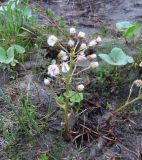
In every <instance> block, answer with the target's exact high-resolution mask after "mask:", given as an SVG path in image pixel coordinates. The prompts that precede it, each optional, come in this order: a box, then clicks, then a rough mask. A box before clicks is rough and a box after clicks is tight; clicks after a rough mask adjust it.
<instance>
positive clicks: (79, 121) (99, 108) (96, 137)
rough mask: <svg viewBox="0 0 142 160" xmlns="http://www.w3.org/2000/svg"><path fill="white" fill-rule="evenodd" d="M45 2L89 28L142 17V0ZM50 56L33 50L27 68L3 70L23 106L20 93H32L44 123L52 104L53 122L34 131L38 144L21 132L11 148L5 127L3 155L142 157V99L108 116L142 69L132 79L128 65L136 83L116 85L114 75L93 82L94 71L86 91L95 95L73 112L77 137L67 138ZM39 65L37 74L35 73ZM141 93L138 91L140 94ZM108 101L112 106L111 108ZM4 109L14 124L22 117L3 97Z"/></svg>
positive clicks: (70, 159) (15, 158)
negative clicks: (49, 84) (52, 86)
mask: <svg viewBox="0 0 142 160" xmlns="http://www.w3.org/2000/svg"><path fill="white" fill-rule="evenodd" d="M40 5H42V6H43V7H47V8H52V9H53V10H54V11H55V13H57V14H58V15H60V16H62V17H63V18H64V19H65V20H66V22H67V23H68V24H69V25H74V24H76V23H79V28H80V29H83V30H87V31H88V32H89V33H90V32H92V31H93V32H94V31H96V28H95V27H97V28H99V26H102V25H104V24H106V25H107V26H109V25H110V26H113V25H115V23H116V22H118V21H124V20H129V21H139V22H140V21H141V20H142V12H141V9H142V1H141V0H136V1H134V0H123V1H122V0H115V1H113V0H100V1H97V0H88V1H86V0H78V1H75V0H68V1H67V0H66V1H65V0H61V1H56V0H55V1H52V0H49V1H48V2H47V3H45V2H40ZM46 61H47V59H46V60H45V59H44V58H43V57H42V56H39V55H38V54H33V55H31V57H30V59H29V58H27V60H26V61H25V62H24V64H23V66H24V67H22V66H19V67H18V68H17V69H14V71H12V72H11V71H0V86H2V88H3V90H4V92H5V94H6V95H7V96H8V98H9V99H10V100H11V102H12V103H13V104H14V105H15V106H16V107H17V110H18V103H19V97H20V94H21V93H23V94H24V95H25V96H27V95H29V96H30V98H31V101H32V103H33V104H34V105H35V106H36V111H37V112H38V115H37V117H38V122H39V124H40V125H42V124H41V121H40V119H43V118H44V117H45V116H46V115H47V113H48V109H49V106H48V104H49V103H50V105H51V106H52V107H51V108H50V116H49V117H50V118H49V119H48V120H47V122H46V120H45V122H46V123H47V126H46V127H45V128H46V130H44V131H43V133H42V134H40V135H38V134H37V135H35V136H34V139H35V141H36V143H33V144H30V143H29V141H28V140H27V137H25V136H24V135H22V134H21V135H20V137H19V139H18V140H17V141H16V142H14V143H13V144H12V146H10V148H5V145H6V142H5V140H4V138H3V136H2V134H1V133H2V131H1V129H0V160H8V159H10V160H38V158H39V157H40V155H41V154H42V153H47V154H48V155H49V157H50V159H51V160H52V159H53V160H59V159H66V160H141V159H142V124H141V121H142V113H141V110H140V108H141V107H142V102H141V101H140V102H137V103H135V104H134V105H133V106H131V107H132V108H133V107H135V106H137V107H136V109H135V110H133V112H132V113H131V112H130V111H132V110H130V111H128V112H126V111H125V112H124V113H123V114H119V115H118V116H116V117H114V118H112V120H111V121H110V122H109V123H108V122H107V121H106V119H107V117H108V116H109V115H110V114H111V112H112V111H113V110H114V109H115V108H116V107H118V106H120V105H121V104H123V103H124V102H125V100H126V99H127V96H128V92H129V88H130V84H131V82H132V80H134V79H135V78H140V75H139V74H138V71H136V72H135V73H134V74H133V76H132V79H131V77H130V74H131V72H130V73H127V72H128V71H127V70H126V72H125V73H122V74H121V76H124V74H125V76H124V79H127V78H128V79H131V80H130V81H131V82H130V81H129V83H128V84H127V82H124V83H121V85H118V84H117V85H115V86H113V85H114V84H113V83H112V81H111V78H112V77H111V76H108V77H107V79H106V81H107V82H106V83H105V84H103V85H100V86H99V85H98V86H97V85H95V86H93V83H94V81H93V79H95V77H93V76H92V74H90V75H91V78H92V81H91V83H90V84H89V85H88V89H87V90H86V93H88V94H89V95H91V96H89V97H88V96H85V99H84V101H83V105H82V108H81V111H83V113H82V114H79V115H78V114H76V115H75V116H73V117H71V120H70V122H71V125H70V135H71V141H70V142H66V141H64V140H63V139H62V138H61V135H60V132H61V117H60V116H59V113H60V111H59V108H58V105H57V104H56V102H55V100H54V97H53V96H52V94H51V91H50V90H48V89H47V88H46V87H45V86H44V84H43V78H44V76H46V74H45V72H46V71H44V69H45V68H43V66H42V65H43V64H44V65H47V64H46V63H47V62H46ZM39 62H40V63H39ZM33 68H34V70H36V74H33V70H32V69H33ZM39 73H40V74H39ZM92 86H93V87H92ZM89 88H90V90H91V91H90V90H89ZM124 90H125V92H124ZM137 92H138V91H137V90H135V94H136V93H137ZM135 94H134V95H133V96H135ZM108 104H109V105H110V106H111V107H110V108H109V109H108V108H107V107H108ZM0 113H1V116H0V118H1V117H2V118H3V121H4V123H5V125H8V129H10V128H13V127H14V126H15V125H16V122H13V119H15V116H14V115H13V113H12V111H11V110H10V109H9V108H8V106H7V105H6V103H5V102H4V101H3V100H2V99H1V98H0ZM53 157H54V158H53Z"/></svg>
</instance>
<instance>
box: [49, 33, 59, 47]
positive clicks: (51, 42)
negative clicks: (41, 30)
mask: <svg viewBox="0 0 142 160" xmlns="http://www.w3.org/2000/svg"><path fill="white" fill-rule="evenodd" d="M57 42H58V38H57V37H55V36H54V35H51V36H49V37H48V39H47V43H48V45H49V46H51V47H53V46H55V44H56V43H57Z"/></svg>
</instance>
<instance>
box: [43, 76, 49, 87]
mask: <svg viewBox="0 0 142 160" xmlns="http://www.w3.org/2000/svg"><path fill="white" fill-rule="evenodd" d="M44 84H45V85H46V86H48V85H50V80H49V79H47V78H45V79H44Z"/></svg>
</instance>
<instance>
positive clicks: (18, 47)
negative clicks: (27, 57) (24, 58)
mask: <svg viewBox="0 0 142 160" xmlns="http://www.w3.org/2000/svg"><path fill="white" fill-rule="evenodd" d="M11 46H12V47H14V49H15V50H16V52H17V53H20V54H23V53H24V52H25V48H24V47H22V46H20V45H17V44H14V45H11Z"/></svg>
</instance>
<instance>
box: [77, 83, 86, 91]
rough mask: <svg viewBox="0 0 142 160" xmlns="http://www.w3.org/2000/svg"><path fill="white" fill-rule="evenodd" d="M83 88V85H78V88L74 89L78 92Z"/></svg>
mask: <svg viewBox="0 0 142 160" xmlns="http://www.w3.org/2000/svg"><path fill="white" fill-rule="evenodd" d="M84 88H85V87H84V85H83V84H80V85H78V86H77V87H76V89H77V90H78V91H79V92H81V91H83V90H84Z"/></svg>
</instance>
